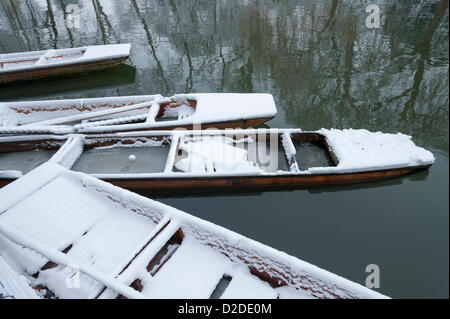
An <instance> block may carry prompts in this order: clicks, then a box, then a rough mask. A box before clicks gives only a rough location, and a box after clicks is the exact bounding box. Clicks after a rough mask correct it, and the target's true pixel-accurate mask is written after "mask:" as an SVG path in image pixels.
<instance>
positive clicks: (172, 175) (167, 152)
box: [0, 129, 434, 192]
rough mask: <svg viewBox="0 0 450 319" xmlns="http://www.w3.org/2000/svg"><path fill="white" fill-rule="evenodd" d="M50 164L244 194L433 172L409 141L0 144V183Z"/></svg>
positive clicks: (155, 184)
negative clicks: (249, 191) (246, 192)
mask: <svg viewBox="0 0 450 319" xmlns="http://www.w3.org/2000/svg"><path fill="white" fill-rule="evenodd" d="M47 160H50V161H52V162H55V163H59V164H61V165H63V166H65V167H67V168H69V169H72V170H75V171H80V172H84V173H88V174H92V175H94V176H96V177H98V178H101V179H103V180H106V181H108V182H111V183H113V184H115V185H117V186H121V187H124V188H128V189H150V190H154V191H162V192H166V191H169V192H170V191H175V190H177V191H194V192H198V191H200V190H208V191H213V190H214V191H217V190H227V191H233V190H236V191H241V190H258V189H278V188H305V187H314V186H332V185H340V184H355V183H363V182H370V181H378V180H383V179H389V178H394V177H398V176H402V175H406V174H411V173H415V172H419V171H422V170H426V169H428V168H429V167H430V166H431V165H432V164H433V162H434V156H433V154H432V153H431V152H429V151H427V150H425V149H423V148H421V147H418V146H416V145H415V144H414V142H413V141H412V140H411V137H410V136H407V135H403V134H400V133H398V134H384V133H380V132H376V133H373V132H369V131H366V130H352V129H345V130H336V129H331V130H327V129H321V130H319V131H316V132H302V131H301V130H299V129H270V130H266V129H248V130H215V131H185V130H184V131H183V130H175V131H154V132H151V131H149V132H134V133H116V134H109V135H69V136H27V137H16V136H10V137H2V138H0V184H7V183H9V182H11V181H13V180H14V179H15V178H17V177H20V176H21V175H22V174H23V173H26V172H27V171H29V170H31V169H33V168H34V167H36V166H37V165H39V164H41V163H43V162H45V161H47Z"/></svg>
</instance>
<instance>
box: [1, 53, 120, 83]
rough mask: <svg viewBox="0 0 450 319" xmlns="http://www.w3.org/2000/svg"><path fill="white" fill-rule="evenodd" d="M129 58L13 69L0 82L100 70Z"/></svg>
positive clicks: (2, 76) (3, 75) (2, 75)
mask: <svg viewBox="0 0 450 319" xmlns="http://www.w3.org/2000/svg"><path fill="white" fill-rule="evenodd" d="M127 59H128V57H121V58H114V59H105V60H99V61H92V62H85V63H73V64H66V65H60V66H51V67H43V68H36V69H29V70H18V71H11V72H8V73H5V74H0V84H6V83H12V82H18V81H30V80H38V79H43V78H49V77H60V76H70V75H75V74H81V73H89V72H93V71H100V70H104V69H107V68H110V67H114V66H116V65H119V64H121V63H123V62H125V61H126V60H127Z"/></svg>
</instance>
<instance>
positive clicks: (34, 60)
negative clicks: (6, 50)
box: [0, 49, 86, 71]
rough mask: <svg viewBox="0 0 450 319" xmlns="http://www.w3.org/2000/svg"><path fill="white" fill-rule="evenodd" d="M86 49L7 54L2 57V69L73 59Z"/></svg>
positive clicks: (0, 65) (0, 68)
mask: <svg viewBox="0 0 450 319" xmlns="http://www.w3.org/2000/svg"><path fill="white" fill-rule="evenodd" d="M85 52H86V50H85V49H62V50H49V51H42V52H39V51H38V52H24V53H17V54H5V55H3V57H2V58H1V59H0V71H1V70H5V71H6V70H8V71H9V70H14V69H18V68H23V67H30V66H34V65H45V64H54V63H62V62H68V61H72V60H75V59H78V58H81V57H82V56H83V55H84V53H85Z"/></svg>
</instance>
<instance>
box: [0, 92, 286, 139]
mask: <svg viewBox="0 0 450 319" xmlns="http://www.w3.org/2000/svg"><path fill="white" fill-rule="evenodd" d="M276 114H277V109H276V106H275V102H274V100H273V97H272V95H270V94H258V93H252V94H231V93H219V94H211V93H205V94H197V93H196V94H177V95H174V96H172V97H163V96H161V95H142V96H123V97H107V98H91V99H71V100H53V101H28V102H7V103H0V135H21V134H73V133H78V134H102V133H115V132H132V131H147V130H172V129H174V128H184V129H208V128H216V129H226V128H236V127H239V128H249V127H255V126H257V125H259V124H262V123H265V122H266V121H268V120H270V119H272V118H273V117H274V116H275V115H276Z"/></svg>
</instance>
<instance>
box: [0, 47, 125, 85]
mask: <svg viewBox="0 0 450 319" xmlns="http://www.w3.org/2000/svg"><path fill="white" fill-rule="evenodd" d="M130 49H131V45H130V44H112V45H97V46H87V47H81V48H73V49H55V50H44V51H32V52H20V53H9V54H0V84H5V83H11V82H17V81H29V80H37V79H43V78H50V77H60V76H68V75H73V74H80V73H88V72H92V71H99V70H103V69H106V68H110V67H113V66H116V65H119V64H121V63H123V62H125V60H126V59H128V57H129V55H130Z"/></svg>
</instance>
